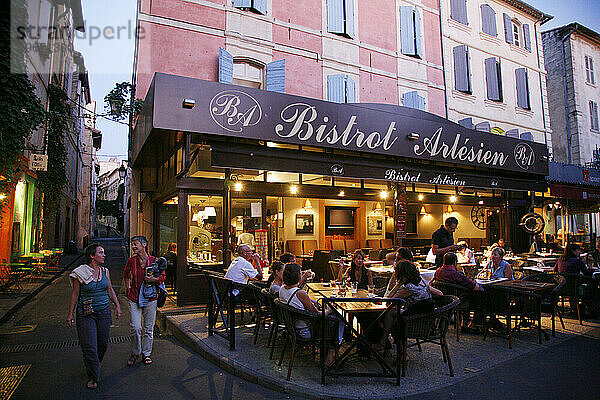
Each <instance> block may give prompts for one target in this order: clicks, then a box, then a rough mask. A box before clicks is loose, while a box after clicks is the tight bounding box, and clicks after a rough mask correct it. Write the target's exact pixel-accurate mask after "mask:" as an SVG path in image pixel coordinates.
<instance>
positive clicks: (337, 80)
mask: <svg viewBox="0 0 600 400" xmlns="http://www.w3.org/2000/svg"><path fill="white" fill-rule="evenodd" d="M345 78H346V76H345V75H342V74H340V75H329V76H328V77H327V100H329V101H332V102H334V103H344V102H345V100H346V93H345V92H346V85H345V81H346V79H345Z"/></svg>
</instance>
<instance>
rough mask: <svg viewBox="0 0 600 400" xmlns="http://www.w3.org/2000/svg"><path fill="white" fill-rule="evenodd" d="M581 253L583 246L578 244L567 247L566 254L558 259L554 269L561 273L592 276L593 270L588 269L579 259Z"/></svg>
mask: <svg viewBox="0 0 600 400" xmlns="http://www.w3.org/2000/svg"><path fill="white" fill-rule="evenodd" d="M581 251H582V250H581V246H579V245H578V244H576V243H569V244H568V245H567V246H566V247H565V251H564V253H563V254H562V255H561V256H560V257H559V258H558V261H557V262H556V265H555V266H554V269H555V270H556V271H558V272H561V273H567V274H584V275H587V276H592V272H593V270H591V269H590V268H588V267H586V265H585V264H584V262H583V261H582V260H581V258H579V256H580V255H581Z"/></svg>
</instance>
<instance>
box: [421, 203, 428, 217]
mask: <svg viewBox="0 0 600 400" xmlns="http://www.w3.org/2000/svg"><path fill="white" fill-rule="evenodd" d="M419 214H421V215H427V210H426V209H425V206H424V205H423V206H421V212H419Z"/></svg>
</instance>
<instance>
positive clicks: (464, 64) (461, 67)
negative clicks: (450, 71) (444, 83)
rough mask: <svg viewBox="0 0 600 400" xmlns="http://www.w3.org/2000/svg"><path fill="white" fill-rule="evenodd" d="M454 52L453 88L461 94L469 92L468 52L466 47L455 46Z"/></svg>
mask: <svg viewBox="0 0 600 400" xmlns="http://www.w3.org/2000/svg"><path fill="white" fill-rule="evenodd" d="M452 50H453V52H454V86H455V89H456V90H459V91H461V92H467V93H470V92H471V78H470V76H469V50H468V48H467V46H465V45H462V46H456V47H454V49H452Z"/></svg>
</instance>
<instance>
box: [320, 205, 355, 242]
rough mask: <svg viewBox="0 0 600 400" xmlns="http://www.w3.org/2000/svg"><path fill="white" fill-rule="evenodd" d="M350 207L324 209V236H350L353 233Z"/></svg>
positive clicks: (353, 211) (352, 212)
mask: <svg viewBox="0 0 600 400" xmlns="http://www.w3.org/2000/svg"><path fill="white" fill-rule="evenodd" d="M355 213H356V209H355V208H352V207H331V206H326V207H325V234H327V235H351V234H353V233H354V214H355Z"/></svg>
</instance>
